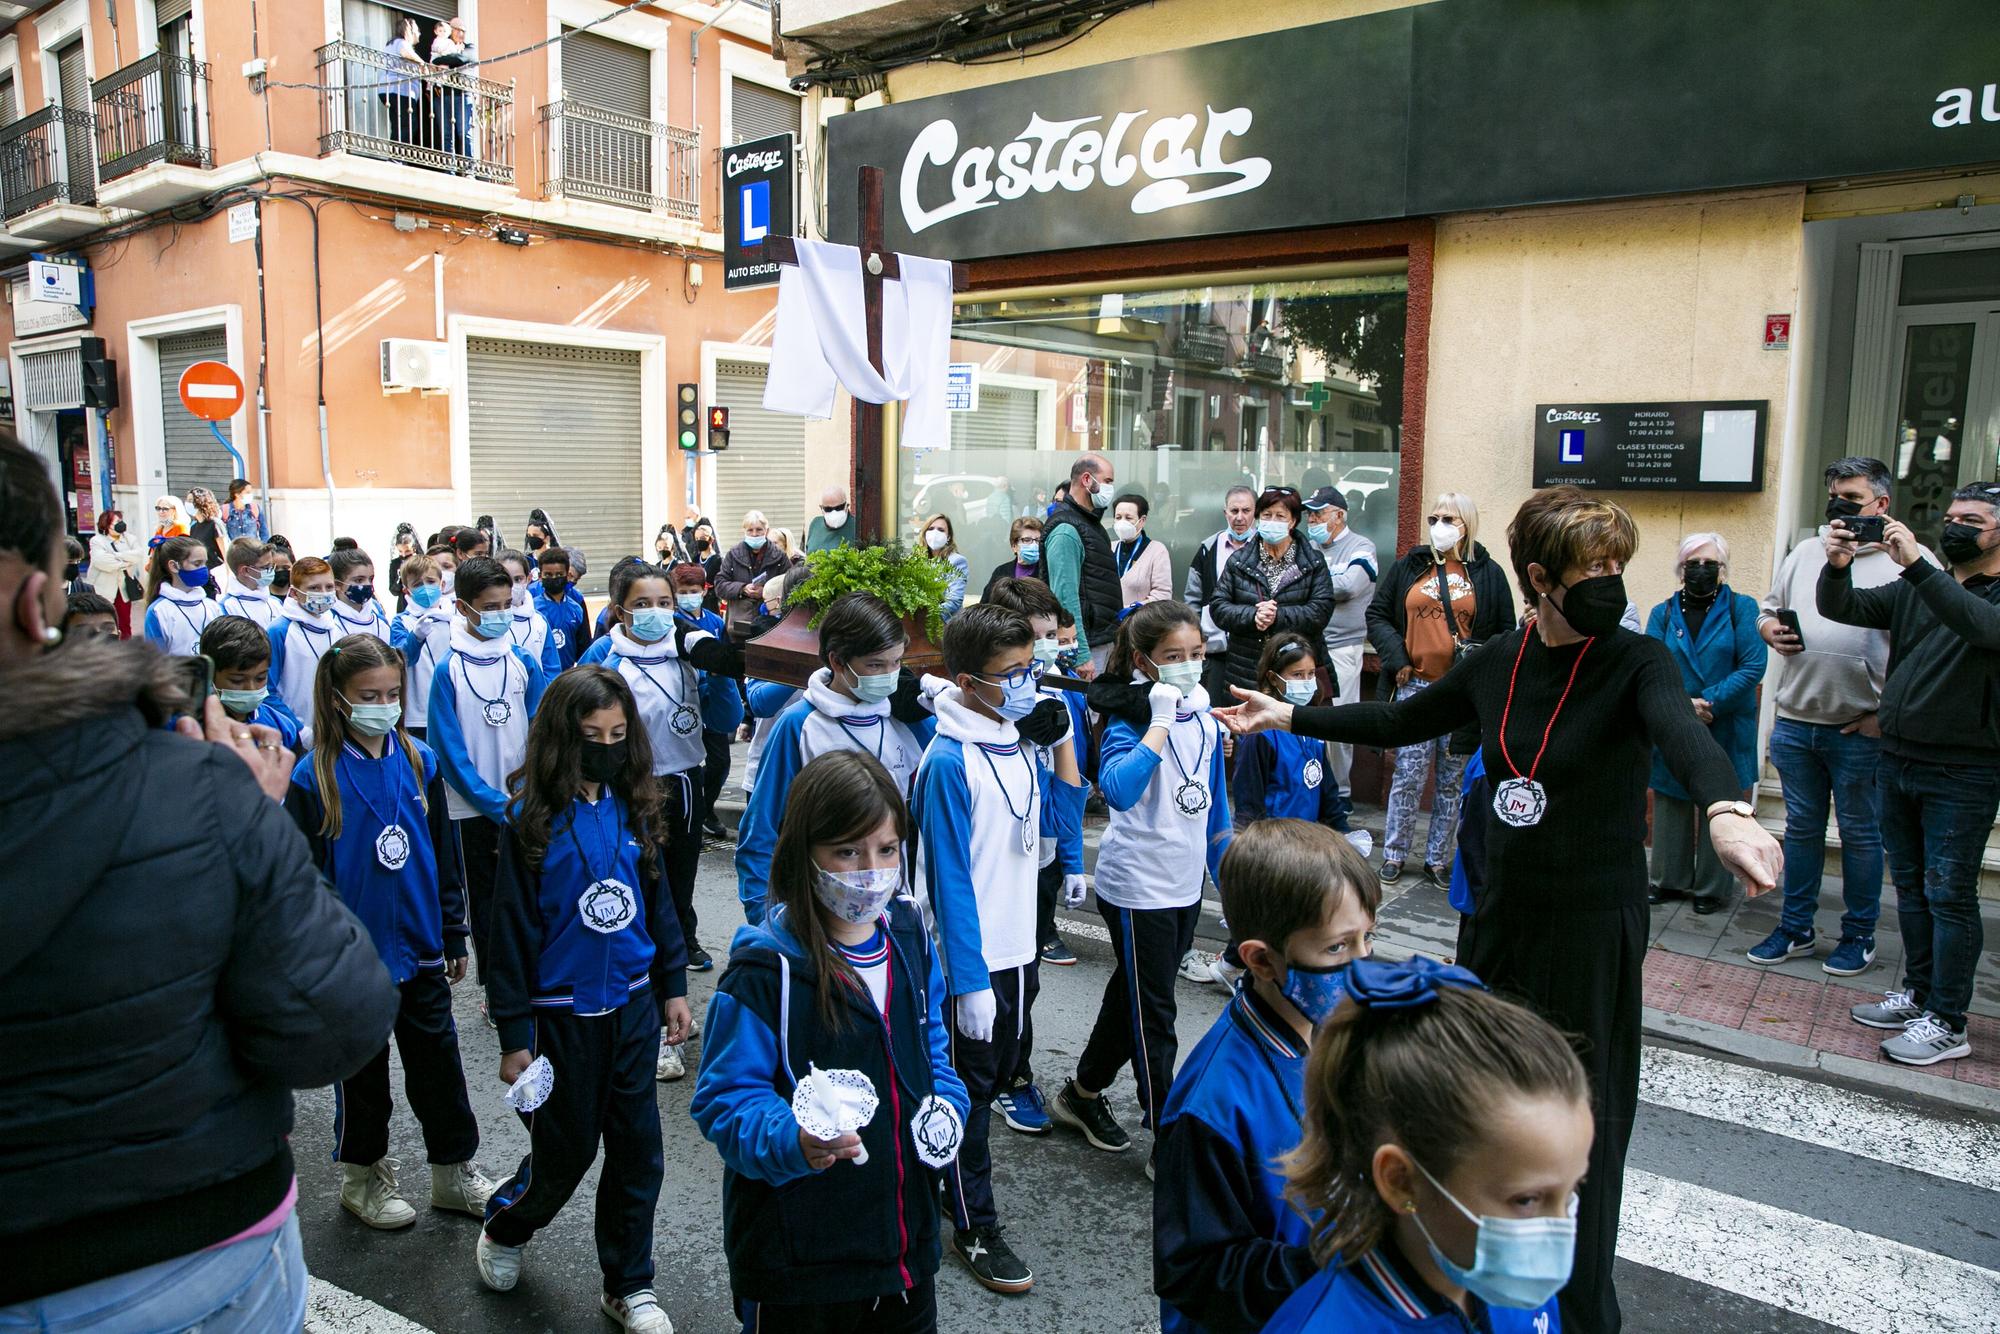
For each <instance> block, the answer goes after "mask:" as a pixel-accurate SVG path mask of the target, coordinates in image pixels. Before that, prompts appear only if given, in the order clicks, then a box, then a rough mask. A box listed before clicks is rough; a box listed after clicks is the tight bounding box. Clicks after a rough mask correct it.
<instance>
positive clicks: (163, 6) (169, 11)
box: [153, 0, 194, 28]
mask: <svg viewBox="0 0 2000 1334" xmlns="http://www.w3.org/2000/svg"><path fill="white" fill-rule="evenodd" d="M192 13H194V0H154V4H153V26H154V27H156V28H164V27H166V26H167V25H168V24H169V23H172V22H174V21H175V20H177V19H184V18H186V17H187V16H188V15H190V14H192Z"/></svg>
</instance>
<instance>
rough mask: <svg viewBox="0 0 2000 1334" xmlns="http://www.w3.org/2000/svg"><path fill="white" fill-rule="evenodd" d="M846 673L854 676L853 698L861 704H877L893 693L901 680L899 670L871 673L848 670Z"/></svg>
mask: <svg viewBox="0 0 2000 1334" xmlns="http://www.w3.org/2000/svg"><path fill="white" fill-rule="evenodd" d="M848 675H849V676H851V677H853V678H854V698H856V699H858V700H860V701H861V702H862V703H863V704H879V703H880V702H882V701H883V700H885V699H887V698H889V696H891V695H893V694H895V693H896V687H897V686H899V685H901V684H902V682H903V673H902V672H901V670H897V671H893V672H876V673H874V674H873V675H864V674H863V673H861V672H857V671H852V670H850V671H849V672H848Z"/></svg>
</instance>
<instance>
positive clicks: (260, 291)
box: [251, 199, 271, 527]
mask: <svg viewBox="0 0 2000 1334" xmlns="http://www.w3.org/2000/svg"><path fill="white" fill-rule="evenodd" d="M253 202H254V203H255V206H256V212H257V228H256V230H255V231H253V232H252V233H251V240H252V241H254V242H255V243H256V245H255V249H256V253H257V497H258V504H259V505H260V506H262V512H263V515H264V523H265V526H266V527H269V526H270V523H271V401H270V395H269V393H268V392H267V391H268V389H269V387H270V379H271V372H270V362H271V328H270V321H269V317H268V315H267V314H266V311H265V306H264V201H263V200H262V199H254V200H253Z"/></svg>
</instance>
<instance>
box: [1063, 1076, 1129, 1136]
mask: <svg viewBox="0 0 2000 1334" xmlns="http://www.w3.org/2000/svg"><path fill="white" fill-rule="evenodd" d="M1049 1115H1050V1116H1052V1117H1054V1118H1055V1119H1056V1120H1058V1121H1060V1122H1062V1123H1063V1124H1064V1125H1066V1126H1069V1127H1071V1128H1072V1129H1075V1130H1081V1131H1082V1132H1083V1137H1084V1138H1085V1139H1087V1140H1089V1141H1090V1146H1091V1147H1092V1148H1094V1149H1102V1150H1104V1151H1105V1152H1106V1153H1123V1152H1125V1150H1127V1149H1129V1148H1131V1147H1132V1137H1131V1136H1130V1135H1128V1134H1126V1133H1125V1128H1124V1127H1123V1126H1121V1125H1119V1124H1118V1118H1117V1117H1115V1116H1113V1115H1112V1114H1111V1106H1110V1099H1109V1098H1107V1097H1105V1096H1104V1095H1103V1094H1102V1093H1100V1094H1098V1095H1097V1096H1096V1097H1094V1098H1086V1097H1084V1096H1083V1095H1082V1094H1081V1093H1078V1092H1077V1091H1076V1081H1075V1080H1074V1079H1071V1080H1066V1081H1064V1083H1063V1086H1062V1091H1061V1092H1060V1093H1058V1094H1056V1100H1055V1101H1054V1102H1052V1103H1050V1104H1049Z"/></svg>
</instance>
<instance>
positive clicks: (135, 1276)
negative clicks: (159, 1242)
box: [0, 1213, 306, 1334]
mask: <svg viewBox="0 0 2000 1334" xmlns="http://www.w3.org/2000/svg"><path fill="white" fill-rule="evenodd" d="M305 1318H306V1261H305V1255H304V1253H303V1252H302V1251H301V1250H300V1249H299V1218H298V1215H297V1214H296V1213H295V1214H293V1215H292V1216H291V1217H289V1218H287V1219H286V1220H285V1225H284V1226H283V1227H281V1228H279V1229H278V1230H277V1231H276V1232H267V1233H265V1234H264V1235H262V1236H259V1237H248V1238H246V1239H244V1240H242V1241H238V1242H232V1243H230V1244H229V1245H227V1246H220V1247H217V1248H216V1249H214V1250H210V1251H196V1252H194V1253H193V1254H192V1255H182V1256H177V1257H176V1258H174V1259H172V1260H163V1261H161V1262H160V1263H159V1264H156V1265H148V1266H146V1267H145V1268H144V1269H135V1270H133V1271H132V1272H131V1273H129V1274H115V1275H113V1276H112V1277H110V1278H101V1279H99V1280H98V1281H97V1282H95V1283H86V1284H84V1285H83V1286H82V1287H80V1288H71V1289H70V1290H69V1291H68V1292H58V1293H56V1294H54V1295H53V1296H49V1297H37V1298H36V1299H35V1300H33V1301H28V1302H22V1303H20V1304H19V1305H17V1306H9V1307H5V1308H0V1331H8V1332H9V1334H12V1331H29V1330H32V1331H34V1332H35V1334H70V1331H72V1330H90V1331H91V1332H92V1334H169V1332H170V1331H180V1330H193V1329H199V1330H201V1332H202V1334H267V1331H271V1330H285V1329H298V1328H299V1327H300V1326H301V1325H303V1324H304V1323H305Z"/></svg>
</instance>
